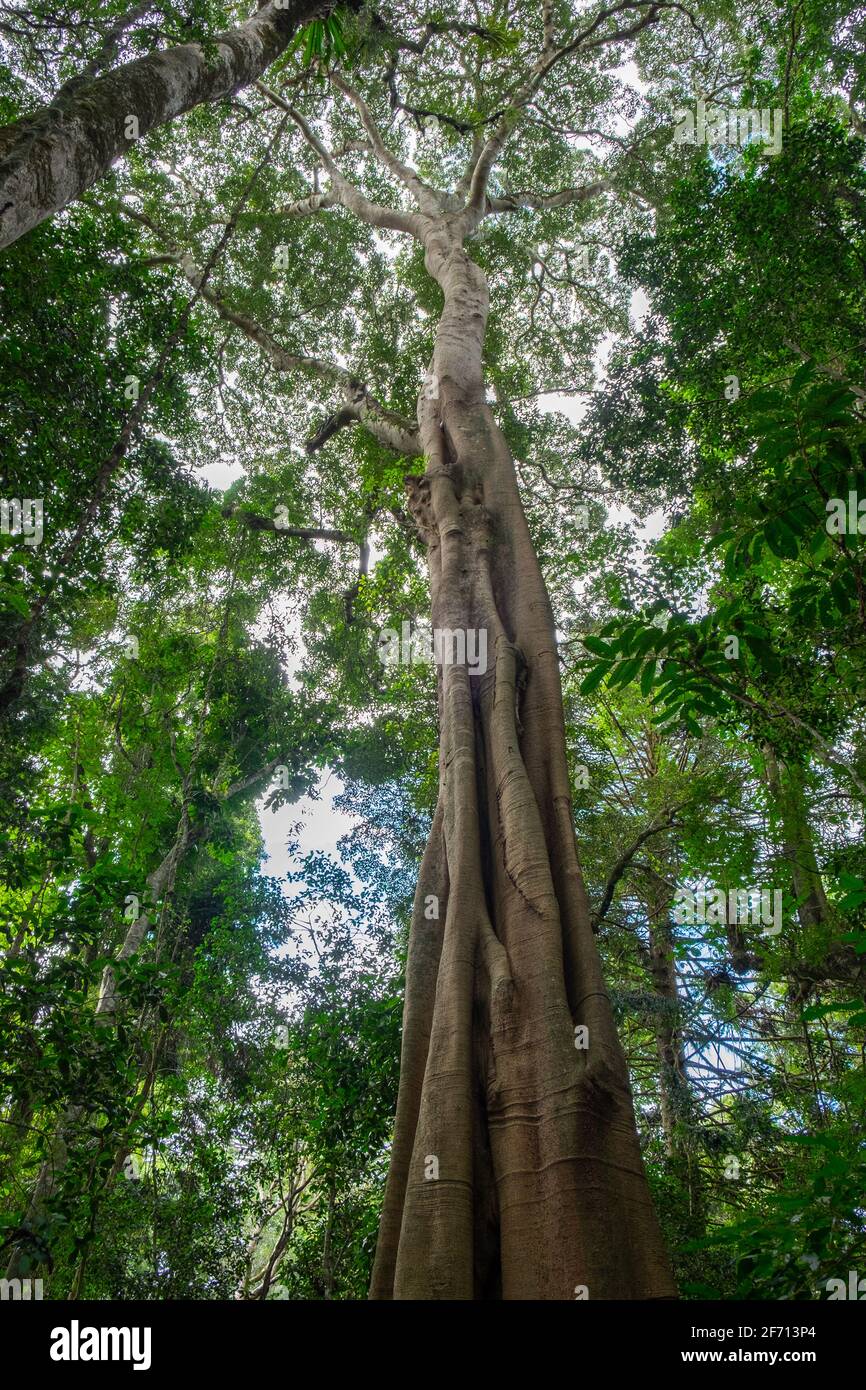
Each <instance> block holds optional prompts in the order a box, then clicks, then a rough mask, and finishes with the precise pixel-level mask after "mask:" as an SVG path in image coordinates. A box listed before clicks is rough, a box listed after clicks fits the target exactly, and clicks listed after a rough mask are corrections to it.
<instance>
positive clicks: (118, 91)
mask: <svg viewBox="0 0 866 1390" xmlns="http://www.w3.org/2000/svg"><path fill="white" fill-rule="evenodd" d="M329 8H330V6H329V5H328V4H327V0H325V3H323V2H322V0H284V3H283V5H282V7H278V6H277V4H276V3H270V4H267V5H265V6H264V7H263V8H262V9H260V10H259V11H258V13H257V14H255V15H254V16H253V17H252V19H249V20H247V21H246V23H244V24H240V25H238V27H237V28H236V29H232V30H230V31H229V32H228V33H225V34H220V35H217V36H216V37H215V38H214V40H213V45H212V47H211V46H210V45H209V46H208V50H207V51H206V50H205V48H204V47H203V45H202V44H199V43H186V44H179V45H178V46H177V47H175V48H168V49H164V50H163V51H161V52H158V53H150V54H148V56H147V57H146V58H138V59H136V60H135V61H134V62H132V63H124V64H123V65H122V66H121V67H118V68H116V69H115V70H114V71H113V72H109V73H107V74H106V76H104V77H99V78H96V79H94V80H92V81H85V82H82V83H78V82H73V83H69V84H67V85H66V87H65V88H64V89H62V90H61V91H60V92H58V94H57V96H56V97H55V99H54V101H53V102H52V103H51V104H50V105H48V106H43V107H41V108H40V109H39V110H38V111H34V112H33V113H32V114H31V115H29V116H24V117H22V118H21V120H18V121H15V122H14V123H13V124H12V125H9V126H6V127H4V128H3V129H2V130H0V249H2V248H3V247H4V246H8V245H9V244H10V243H11V242H13V241H15V240H17V238H18V237H20V236H23V235H24V233H25V232H28V231H29V230H30V229H31V227H35V226H37V225H38V224H39V223H40V222H42V221H44V219H45V218H46V217H50V216H51V215H52V213H55V212H58V211H59V210H60V209H61V208H64V207H66V206H67V205H68V204H69V203H71V202H74V201H75V199H76V198H80V197H81V194H82V193H84V192H85V190H86V189H88V188H90V186H91V185H92V184H94V183H95V182H96V181H97V179H100V178H102V176H103V175H104V174H106V173H107V172H108V170H109V168H110V167H111V165H112V164H113V163H114V162H115V160H117V159H119V158H120V157H121V156H122V155H123V154H125V153H126V152H127V151H128V150H129V148H130V146H131V144H132V143H133V139H131V138H130V135H129V126H128V124H127V121H128V117H130V116H135V117H136V118H137V121H138V131H137V136H136V137H133V138H138V139H141V138H142V137H143V136H145V135H147V134H148V133H149V132H150V131H152V130H155V129H156V128H157V127H158V126H161V125H165V124H166V122H168V121H171V120H173V119H174V118H175V117H176V116H180V115H183V113H184V112H186V111H191V110H192V108H193V107H195V106H200V105H202V103H205V102H213V101H219V100H221V99H222V98H223V97H227V96H230V95H231V94H232V93H233V92H236V91H238V90H239V89H240V88H242V87H246V86H249V85H250V83H252V82H255V81H256V80H257V79H258V78H259V77H260V76H261V75H262V73H263V72H264V71H265V69H266V68H268V67H269V66H270V64H271V63H273V62H274V60H275V59H276V58H278V57H279V56H280V54H281V53H282V52H283V51H284V50H285V48H286V46H287V45H288V43H289V42H290V40H291V38H292V37H293V35H294V34H295V33H296V31H297V30H298V28H300V27H301V26H302V25H304V24H306V23H307V22H308V21H309V20H311V19H313V18H314V16H316V15H317V14H319V15H321V14H324V13H325V12H326V11H327V9H329Z"/></svg>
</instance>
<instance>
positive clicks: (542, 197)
mask: <svg viewBox="0 0 866 1390" xmlns="http://www.w3.org/2000/svg"><path fill="white" fill-rule="evenodd" d="M613 187H614V184H613V181H612V180H611V179H601V180H599V182H598V183H588V184H585V185H584V187H583V188H561V189H560V190H559V192H558V193H529V192H526V193H506V194H504V195H503V196H502V197H501V198H486V199H485V203H484V206H485V209H486V211H487V212H518V211H520V210H521V209H523V208H529V209H531V210H532V211H534V212H541V211H543V210H544V209H545V208H563V207H566V206H568V204H570V203H585V202H586V201H587V200H588V199H589V198H596V197H598V195H599V193H607V192H609V190H610V189H612V188H613Z"/></svg>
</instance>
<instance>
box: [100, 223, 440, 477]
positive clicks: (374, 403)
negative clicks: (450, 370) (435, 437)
mask: <svg viewBox="0 0 866 1390" xmlns="http://www.w3.org/2000/svg"><path fill="white" fill-rule="evenodd" d="M120 207H121V211H122V212H124V213H125V214H126V215H127V216H128V217H131V218H132V219H133V220H134V221H136V222H139V223H141V224H142V225H143V226H145V227H147V228H148V229H149V230H150V231H151V232H153V233H154V234H155V235H156V236H157V237H159V238H160V239H164V238H163V234H162V233H161V232H160V229H159V228H158V227H157V226H156V224H155V223H154V222H153V220H152V219H151V218H149V217H147V216H145V215H144V214H143V213H140V212H137V211H136V209H134V208H130V207H128V206H127V205H126V204H125V203H121V204H120ZM148 259H149V260H150V261H151V263H154V264H160V265H162V264H166V263H173V264H175V265H177V266H178V267H179V268H180V269H181V270H182V271H183V273H184V275H185V276H186V278H187V280H188V281H189V283H190V284H191V285H192V286H194V287H195V288H196V289H197V290H198V291H199V293H200V295H201V297H202V299H205V300H206V301H207V303H208V304H210V306H211V308H212V309H214V310H215V311H216V313H217V314H219V316H220V318H221V319H224V320H225V322H226V323H231V324H234V326H235V327H236V328H239V329H240V330H241V332H242V333H244V334H245V335H246V337H248V338H249V339H251V341H252V342H254V343H255V344H256V345H257V346H258V347H260V348H261V349H262V351H263V352H264V353H266V354H267V356H268V357H269V358H270V360H271V362H272V363H273V365H274V367H275V368H276V369H277V371H279V372H291V371H299V372H305V373H306V374H307V375H308V376H312V377H315V378H317V379H319V380H321V381H328V382H331V383H334V384H336V385H338V386H340V387H341V389H342V391H343V395H344V398H345V405H344V406H343V408H342V409H341V410H340V411H338V412H337V413H336V414H335V415H332V416H331V417H330V418H329V419H328V420H327V421H326V422H325V424H324V425H323V426H322V427H321V429H319V430H318V431H317V433H316V434H315V435H313V436H312V438H311V439H309V440H308V441H307V452H308V453H311V454H312V453H315V452H316V451H317V450H318V449H321V448H322V447H323V446H324V444H325V443H326V442H327V440H328V439H330V438H331V436H332V435H334V434H336V432H337V430H339V429H342V428H344V427H345V426H346V425H350V424H360V425H363V426H364V428H365V429H366V430H367V431H368V432H369V433H370V434H372V435H373V437H374V438H375V439H377V440H378V441H379V443H380V444H383V445H384V446H385V448H387V449H392V450H393V451H394V453H396V454H398V455H400V456H401V457H403V456H405V457H408V458H415V457H417V456H418V455H419V454H420V453H421V452H422V449H421V443H420V440H419V438H418V433H417V430H416V428H415V426H414V423H413V422H412V421H411V420H409V419H408V418H407V417H406V416H404V415H400V414H398V412H397V411H393V410H388V409H387V408H386V407H385V406H384V405H382V403H381V401H379V400H377V399H376V397H375V396H374V395H373V394H372V392H371V391H369V390H368V389H367V387H366V386H365V385H364V383H363V382H361V381H359V380H358V378H357V377H355V376H353V375H352V373H351V372H350V371H348V370H347V369H346V368H345V367H340V366H338V365H337V364H336V363H333V362H325V361H323V360H322V359H321V358H318V357H310V356H308V355H306V354H303V353H294V352H289V351H287V350H286V349H285V348H283V347H281V346H280V344H279V343H278V342H277V341H276V339H275V338H274V337H273V336H272V335H271V334H270V333H268V331H267V330H266V329H265V328H263V327H262V326H261V324H260V323H258V322H257V321H256V320H255V319H253V318H251V317H250V315H249V314H245V313H243V312H242V311H241V310H239V309H233V308H232V307H231V306H230V305H228V304H226V302H225V300H224V299H222V297H221V296H220V295H219V294H217V292H216V290H214V289H213V288H212V287H211V286H210V285H207V284H204V285H202V283H201V272H200V271H199V270H198V268H197V267H196V265H195V262H194V261H193V259H192V256H191V254H190V253H189V252H188V251H180V250H177V249H173V250H172V251H170V252H169V253H168V254H167V255H165V256H154V257H149V258H148Z"/></svg>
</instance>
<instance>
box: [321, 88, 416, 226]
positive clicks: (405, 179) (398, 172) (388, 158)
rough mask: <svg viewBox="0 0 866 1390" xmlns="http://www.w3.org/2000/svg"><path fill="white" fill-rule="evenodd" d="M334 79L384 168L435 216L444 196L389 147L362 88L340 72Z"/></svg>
mask: <svg viewBox="0 0 866 1390" xmlns="http://www.w3.org/2000/svg"><path fill="white" fill-rule="evenodd" d="M331 81H332V83H333V84H334V86H335V87H336V88H337V90H338V91H339V92H342V93H343V96H345V97H347V98H348V99H349V101H350V102H351V103H352V105H353V106H354V108H355V110H356V111H357V112H358V115H359V116H360V118H361V124H362V126H363V127H364V129H365V131H366V132H367V134H368V136H369V137H370V143H371V145H372V147H373V153H374V154H375V155H376V156H377V158H378V159H379V160H380V162H381V163H382V164H384V166H385V168H386V169H388V170H390V172H391V173H392V174H393V175H394V177H395V178H398V179H399V180H400V182H401V183H402V184H403V185H404V186H405V187H406V188H407V189H408V191H409V192H410V193H411V194H412V195H413V197H414V198H415V201H416V202H417V204H418V207H419V208H420V209H421V211H422V212H427V213H432V214H433V215H434V216H435V215H436V214H437V213H440V212H441V211H442V199H441V196H440V194H439V193H437V192H436V190H435V189H434V188H431V187H430V185H429V184H427V183H425V182H424V180H423V179H422V178H421V177H420V176H419V174H418V173H417V171H416V170H415V169H413V168H412V167H411V166H410V165H408V164H404V163H403V161H402V160H401V159H398V158H397V156H396V155H395V154H392V152H391V151H390V150H389V149H388V147H387V145H386V144H385V141H384V140H383V138H382V133H381V131H380V130H379V127H378V126H377V125H376V122H375V121H374V120H373V117H372V115H371V113H370V109H369V107H368V106H367V103H366V102H365V101H364V98H363V97H362V96H361V94H360V92H356V91H355V88H354V87H350V85H349V83H348V82H346V81H345V79H344V78H342V77H341V76H340V75H339V73H336V72H333V73H331Z"/></svg>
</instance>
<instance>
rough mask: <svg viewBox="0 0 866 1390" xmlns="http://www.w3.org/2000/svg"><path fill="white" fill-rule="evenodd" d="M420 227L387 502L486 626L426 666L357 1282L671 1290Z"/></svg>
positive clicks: (524, 644) (525, 656) (495, 520)
mask: <svg viewBox="0 0 866 1390" xmlns="http://www.w3.org/2000/svg"><path fill="white" fill-rule="evenodd" d="M424 241H425V247H426V265H427V268H428V270H429V272H430V273H431V274H432V275H433V276H434V278H435V279H436V280H437V282H438V283H439V285H440V286H441V288H442V290H443V292H444V298H445V302H444V309H443V314H442V318H441V320H440V323H439V328H438V333H437V338H436V345H435V350H434V356H433V362H432V373H433V376H432V378H431V380H432V381H434V382H437V383H438V399H435V400H428V399H426V398H422V400H421V401H420V403H419V424H420V428H421V435H422V439H423V442H424V449H425V455H426V458H427V470H426V473H425V475H424V477H423V478H422V479H414V480H410V488H411V497H410V504H411V506H412V510H413V513H414V515H415V517H416V520H417V522H418V525H419V528H420V530H421V531H422V534H423V535H424V537H425V540H426V542H427V547H428V557H429V569H430V583H431V597H432V613H433V624H434V628H435V629H440V630H442V629H451V630H453V631H462V632H466V631H467V630H472V629H474V630H481V629H483V630H485V631H486V633H487V640H488V662H489V665H488V669H487V671H486V673H485V674H483V675H473V676H470V675H469V671H468V668H467V666H466V665H465V664H458V663H454V664H446V665H444V666H443V667H442V668H441V672H440V754H439V756H440V761H439V767H440V787H439V805H438V808H437V812H436V815H435V818H434V822H433V826H432V830H431V835H430V842H429V844H428V846H427V851H426V854H425V857H424V861H423V864H422V868H421V875H420V879H419V884H418V890H417V894H416V899H415V911H414V916H413V923H412V931H411V939H410V949H409V958H408V962H407V979H406V1002H405V1012H404V1038H403V1057H402V1068H401V1080H400V1095H399V1100H398V1113H397V1121H396V1130H395V1135H394V1146H393V1150H392V1158H391V1169H390V1173H389V1178H388V1184H387V1190H386V1196H385V1206H384V1212H383V1217H382V1224H381V1230H380V1236H379V1244H378V1249H377V1254H376V1262H375V1268H374V1273H373V1281H372V1288H371V1296H372V1297H375V1298H392V1297H393V1298H398V1299H413V1298H414V1299H449V1298H452V1299H453V1298H457V1299H472V1298H487V1297H493V1298H497V1297H502V1298H504V1299H537V1298H542V1299H573V1298H575V1297H589V1298H591V1299H613V1298H629V1299H635V1298H670V1297H675V1296H676V1289H675V1286H674V1283H673V1279H672V1276H671V1273H670V1269H669V1266H668V1261H667V1256H666V1253H665V1250H664V1247H663V1243H662V1239H661V1235H660V1231H659V1227H658V1223H657V1219H656V1215H655V1211H654V1209H653V1206H652V1201H651V1198H650V1195H649V1190H648V1188H647V1184H646V1179H645V1175H644V1172H643V1167H642V1163H641V1158H640V1152H639V1146H638V1137H637V1130H636V1125H635V1120H634V1112H633V1106H632V1099H631V1092H630V1087H629V1080H628V1073H627V1068H626V1063H625V1058H624V1055H623V1052H622V1049H621V1046H620V1043H619V1040H618V1037H617V1034H616V1029H615V1026H614V1022H613V1016H612V1012H611V1007H610V1002H609V1000H608V996H607V992H606V990H605V987H604V981H603V978H602V972H601V966H600V961H599V956H598V952H597V948H596V943H595V939H594V936H593V933H592V928H591V923H590V914H589V908H588V904H587V900H586V894H585V891H584V886H583V881H582V876H581V872H580V868H579V864H578V858H577V851H576V845H575V839H574V830H573V822H572V810H571V798H570V790H569V778H568V770H567V764H566V753H565V731H564V717H563V707H562V694H561V688H560V681H559V666H558V655H557V645H556V633H555V628H554V622H553V616H552V612H551V608H550V602H549V599H548V596H547V592H546V590H545V586H544V582H543V579H542V576H541V572H540V569H539V566H538V562H537V560H536V557H535V553H534V550H533V547H532V543H531V539H530V536H529V531H528V527H527V523H526V519H525V517H524V514H523V510H522V507H521V503H520V497H519V493H518V489H517V484H516V478H515V470H514V464H513V460H512V458H511V456H510V454H509V451H508V447H507V444H506V442H505V439H504V437H503V435H502V433H501V431H500V430H499V428H498V427H497V425H496V423H495V420H494V419H493V416H492V414H491V411H490V409H489V407H488V406H487V403H486V399H485V390H484V381H483V376H482V368H481V350H482V343H483V338H484V331H485V325H486V318H487V286H486V282H485V279H484V276H483V274H482V272H481V271H480V269H479V268H478V267H477V266H476V265H475V264H473V262H472V261H471V260H470V259H469V257H468V256H467V254H466V252H465V251H464V250H463V248H462V245H461V244H460V239H459V236H458V235H457V234H456V233H454V232H452V231H450V230H449V228H448V225H447V223H445V222H443V221H441V220H438V221H436V222H434V221H432V219H431V221H430V222H428V223H427V227H426V230H425V235H424ZM427 394H434V393H427ZM431 896H434V897H436V898H437V899H438V908H439V919H438V921H437V920H430V919H429V906H430V904H429V899H430V897H431ZM578 1025H579V1026H581V1027H583V1028H585V1029H586V1030H587V1041H588V1046H586V1047H583V1046H576V1041H583V1038H582V1037H580V1036H578V1037H576V1033H575V1028H576V1026H578Z"/></svg>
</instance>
